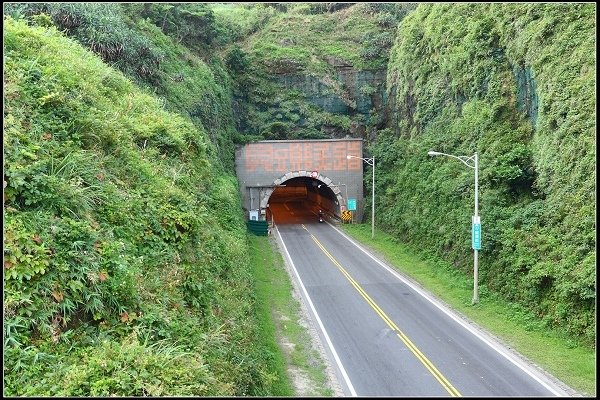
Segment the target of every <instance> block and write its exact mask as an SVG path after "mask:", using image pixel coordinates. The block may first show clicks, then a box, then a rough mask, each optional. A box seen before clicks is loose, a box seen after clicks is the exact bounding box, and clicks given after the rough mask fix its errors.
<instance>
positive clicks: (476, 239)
mask: <svg viewBox="0 0 600 400" xmlns="http://www.w3.org/2000/svg"><path fill="white" fill-rule="evenodd" d="M427 154H428V155H430V156H448V157H452V158H456V159H457V160H459V161H460V162H462V163H463V164H465V165H466V166H467V167H469V168H473V169H474V170H475V215H473V221H472V228H471V235H472V238H471V241H472V247H473V301H472V304H477V303H478V302H479V292H478V286H477V279H478V278H477V276H478V272H479V271H478V269H479V261H478V259H477V256H478V251H479V249H480V248H481V223H480V220H479V189H478V175H479V160H478V158H477V153H475V154H473V155H472V156H471V157H467V156H453V155H452V154H445V153H440V152H438V151H429V152H428V153H427ZM470 163H472V164H470Z"/></svg>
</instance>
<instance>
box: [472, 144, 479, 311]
mask: <svg viewBox="0 0 600 400" xmlns="http://www.w3.org/2000/svg"><path fill="white" fill-rule="evenodd" d="M478 169H479V165H478V160H477V153H475V221H477V220H478V219H479V188H478V185H477V183H478V180H479V179H478V178H479V176H478V175H479V171H478ZM477 256H478V250H477V249H473V304H477V303H478V302H479V293H478V286H477V279H478V277H477V275H478V273H479V271H478V269H479V260H478V259H477Z"/></svg>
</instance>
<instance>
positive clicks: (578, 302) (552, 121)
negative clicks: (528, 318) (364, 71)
mask: <svg viewBox="0 0 600 400" xmlns="http://www.w3.org/2000/svg"><path fill="white" fill-rule="evenodd" d="M594 31H595V5H594V4H536V3H531V4H423V5H420V6H419V7H418V8H417V9H416V10H415V11H414V12H413V13H411V14H409V15H408V16H407V17H406V18H405V19H404V20H403V22H402V24H401V25H400V27H399V29H398V36H397V39H396V43H395V45H394V47H393V49H392V54H391V56H390V64H389V70H388V85H389V90H390V93H391V97H392V99H393V103H394V106H393V109H394V111H395V113H396V115H395V123H394V125H393V126H392V127H390V128H391V129H387V130H384V131H381V132H380V134H379V136H378V137H377V141H376V143H375V144H374V145H373V146H372V147H371V148H370V150H371V151H372V153H373V154H374V155H375V157H376V158H377V159H378V160H379V161H378V167H379V168H378V177H377V185H378V186H379V187H381V188H383V189H382V190H381V191H379V201H378V205H377V207H378V212H377V214H378V216H379V218H378V219H379V223H380V224H382V225H383V226H385V227H386V229H387V230H388V231H389V232H391V233H393V234H394V235H395V236H396V237H398V238H400V239H401V240H402V241H404V242H407V243H412V244H417V243H418V244H419V246H421V247H425V248H428V249H430V250H433V251H435V252H436V253H437V254H438V255H441V256H442V257H444V258H445V259H446V260H448V261H450V262H452V263H453V264H454V265H455V267H456V268H458V269H460V270H462V271H464V272H465V273H467V274H471V273H472V272H471V268H472V252H470V251H467V250H468V249H470V246H471V243H470V241H471V237H470V221H471V215H472V213H473V203H474V202H473V196H474V194H473V191H474V184H473V170H472V169H469V168H466V167H465V166H464V165H462V164H461V163H460V162H458V161H457V160H453V159H449V158H447V157H436V158H431V157H428V156H427V151H428V150H437V151H440V152H444V153H448V154H453V155H465V156H471V155H473V153H474V152H477V153H478V155H479V160H480V162H479V166H480V169H479V184H480V197H479V201H480V213H481V221H482V231H483V239H482V246H483V247H482V251H481V252H480V264H481V268H480V281H481V282H482V283H483V284H484V285H485V286H487V288H488V289H489V290H491V291H493V292H497V293H501V294H502V295H503V296H504V297H505V298H506V299H508V300H511V301H516V302H519V303H521V304H523V305H525V306H526V307H528V308H529V309H530V310H531V311H532V312H534V314H535V315H536V317H538V318H540V319H541V320H542V321H543V322H544V323H546V324H548V325H549V326H555V327H560V328H561V329H564V330H565V331H567V332H569V333H570V334H571V335H573V337H579V338H581V339H583V340H585V341H586V342H587V343H588V344H589V345H591V346H595V335H596V326H595V300H596V288H595V277H596V274H595V256H596V253H595V245H596V241H595V215H594V214H595V176H596V173H595V162H594V161H595V122H594V121H595V95H594V94H595V93H594V87H595V77H594V72H593V71H594V66H595V51H594V45H595V32H594Z"/></svg>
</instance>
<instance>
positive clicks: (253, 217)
mask: <svg viewBox="0 0 600 400" xmlns="http://www.w3.org/2000/svg"><path fill="white" fill-rule="evenodd" d="M250 221H258V210H250Z"/></svg>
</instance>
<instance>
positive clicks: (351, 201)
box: [348, 199, 356, 211]
mask: <svg viewBox="0 0 600 400" xmlns="http://www.w3.org/2000/svg"><path fill="white" fill-rule="evenodd" d="M348 210H350V211H356V199H348Z"/></svg>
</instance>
